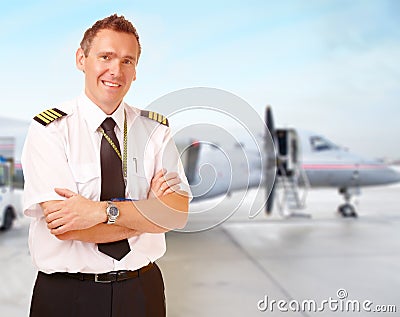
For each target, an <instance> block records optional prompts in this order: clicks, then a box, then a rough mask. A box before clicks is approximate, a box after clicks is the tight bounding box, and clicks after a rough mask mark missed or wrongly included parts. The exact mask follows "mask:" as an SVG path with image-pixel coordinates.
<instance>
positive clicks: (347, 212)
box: [338, 203, 357, 218]
mask: <svg viewBox="0 0 400 317" xmlns="http://www.w3.org/2000/svg"><path fill="white" fill-rule="evenodd" d="M338 212H339V213H340V214H341V215H342V216H343V217H346V218H347V217H353V218H357V212H356V209H355V208H354V206H353V205H352V204H349V203H345V204H343V205H340V206H339V208H338Z"/></svg>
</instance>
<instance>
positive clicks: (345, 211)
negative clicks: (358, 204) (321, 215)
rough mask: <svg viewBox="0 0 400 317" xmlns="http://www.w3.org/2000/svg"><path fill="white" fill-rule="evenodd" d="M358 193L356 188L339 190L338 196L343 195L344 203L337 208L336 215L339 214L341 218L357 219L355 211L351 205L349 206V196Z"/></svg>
mask: <svg viewBox="0 0 400 317" xmlns="http://www.w3.org/2000/svg"><path fill="white" fill-rule="evenodd" d="M356 193H359V189H356V188H352V189H349V188H340V189H339V194H341V195H343V198H344V200H345V203H344V204H342V205H340V206H339V207H338V213H340V214H341V215H342V216H343V217H346V218H347V217H353V218H357V212H356V209H355V208H354V206H353V205H352V204H350V200H351V196H352V195H353V194H356Z"/></svg>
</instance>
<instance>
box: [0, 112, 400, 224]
mask: <svg viewBox="0 0 400 317" xmlns="http://www.w3.org/2000/svg"><path fill="white" fill-rule="evenodd" d="M265 120H266V126H267V127H268V128H269V131H266V132H265V134H264V135H263V136H261V138H262V139H263V140H261V141H260V142H259V144H262V145H263V147H261V148H255V149H254V148H251V147H247V146H246V145H244V143H238V142H231V143H229V142H225V141H224V140H226V139H227V138H226V136H224V135H220V134H218V133H217V132H215V133H214V131H212V129H210V127H209V126H207V131H204V129H203V130H202V133H200V135H199V134H198V133H196V131H197V132H198V130H196V129H194V130H193V133H191V132H190V131H189V130H187V129H186V130H185V131H184V132H185V133H184V138H183V139H180V140H179V138H178V140H176V142H177V145H178V149H179V150H180V153H181V157H182V161H183V163H184V168H185V172H186V175H187V178H188V180H189V184H190V186H191V190H192V193H193V197H194V201H197V200H204V199H209V198H211V197H215V196H220V195H228V196H229V195H230V194H231V193H232V192H235V191H240V190H243V189H249V188H255V187H258V188H262V189H263V191H265V195H264V197H263V201H264V205H265V209H266V212H267V214H269V213H271V212H272V208H273V203H274V200H275V199H274V198H275V196H276V191H275V189H276V188H282V189H283V192H284V194H283V198H282V199H281V200H279V199H276V200H277V202H276V203H275V205H278V207H279V209H280V210H281V211H282V209H284V208H285V207H288V206H289V208H290V209H292V208H302V207H304V203H305V196H303V197H300V193H299V190H298V188H299V187H311V188H312V187H334V188H338V190H339V192H340V194H342V195H343V196H344V199H345V203H344V204H342V205H340V206H339V209H338V211H339V212H340V213H341V214H342V215H343V216H346V217H347V216H353V217H355V216H357V214H356V211H355V209H354V207H353V205H351V204H350V200H351V197H352V196H353V195H354V194H357V193H359V189H360V188H361V187H363V186H379V185H386V184H392V183H396V182H400V173H398V172H397V171H395V170H394V169H392V168H390V167H389V166H387V165H386V164H384V163H382V162H380V161H377V160H369V159H365V158H363V157H361V156H359V155H356V154H354V153H351V152H349V151H347V150H346V149H343V148H341V147H339V146H337V145H335V144H334V143H332V142H330V141H329V140H327V139H325V138H324V137H322V136H320V135H318V134H314V133H311V132H304V131H302V132H299V131H297V130H295V129H275V127H274V123H273V119H272V113H271V109H270V108H269V107H268V108H267V109H266V118H265ZM28 126H29V122H26V121H20V120H14V119H9V118H0V141H1V138H3V139H10V138H13V139H14V159H15V170H14V171H15V175H14V179H15V180H16V183H21V184H22V182H23V178H22V177H23V176H22V170H21V165H20V162H19V158H20V156H21V150H22V146H23V143H24V140H25V135H26V133H27V129H28ZM219 132H220V131H219ZM260 132H261V131H260ZM205 133H208V134H209V135H211V137H208V138H207V137H205V136H204V135H205ZM195 134H196V135H195ZM188 135H190V136H191V141H190V142H188V141H187V140H188V137H187V136H188ZM269 136H272V139H273V140H274V144H273V143H272V142H263V141H265V140H268V139H270V137H269ZM178 137H179V136H178ZM258 137H260V136H258ZM194 138H196V139H194ZM0 148H1V142H0ZM21 184H20V185H21ZM278 192H282V190H281V191H278ZM266 198H267V199H266ZM278 198H279V197H278ZM285 205H286V206H285Z"/></svg>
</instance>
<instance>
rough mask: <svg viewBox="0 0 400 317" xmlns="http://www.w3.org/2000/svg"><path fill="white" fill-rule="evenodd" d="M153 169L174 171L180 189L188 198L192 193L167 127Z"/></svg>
mask: <svg viewBox="0 0 400 317" xmlns="http://www.w3.org/2000/svg"><path fill="white" fill-rule="evenodd" d="M155 166H156V168H155V170H156V171H159V170H161V169H162V168H165V169H166V170H167V173H172V172H176V173H178V175H179V177H180V179H181V184H180V186H181V190H183V191H185V192H187V193H188V196H189V198H190V199H192V194H191V191H190V187H189V183H188V181H187V178H186V175H185V170H184V168H183V164H182V161H181V159H180V155H179V151H178V149H177V147H176V145H175V141H174V139H173V138H172V136H171V129H170V128H167V129H166V133H165V135H164V139H163V143H162V147H161V149H160V151H159V152H158V154H157V155H156V160H155Z"/></svg>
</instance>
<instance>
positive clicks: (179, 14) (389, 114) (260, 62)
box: [0, 0, 400, 158]
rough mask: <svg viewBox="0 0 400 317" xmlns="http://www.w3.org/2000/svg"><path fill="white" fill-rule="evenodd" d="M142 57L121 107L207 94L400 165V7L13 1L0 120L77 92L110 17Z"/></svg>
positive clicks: (373, 3) (6, 9)
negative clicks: (225, 96)
mask: <svg viewBox="0 0 400 317" xmlns="http://www.w3.org/2000/svg"><path fill="white" fill-rule="evenodd" d="M114 12H116V13H118V14H123V15H125V16H126V17H127V18H128V19H130V20H131V21H132V22H133V23H134V24H135V25H136V27H137V28H138V31H139V34H140V36H141V42H142V46H143V53H142V57H141V60H140V61H139V65H138V78H137V81H136V82H135V83H134V84H133V85H132V88H131V91H130V92H129V94H128V95H127V97H126V101H128V103H130V104H132V105H135V106H138V107H142V108H144V107H146V106H147V105H148V104H149V103H151V102H152V101H153V100H155V99H157V98H159V97H160V96H162V95H164V94H166V93H169V92H172V91H174V90H178V89H182V88H188V87H197V86H205V87H214V88H219V89H224V90H227V91H230V92H232V93H234V94H236V95H238V96H240V97H241V98H243V99H245V100H246V101H247V102H248V103H249V104H250V105H252V106H253V107H254V108H255V109H256V110H257V111H258V112H259V113H260V115H262V113H263V109H264V107H265V105H266V104H271V105H272V106H273V109H274V114H275V121H276V122H277V125H284V126H291V127H299V128H303V129H307V130H314V131H317V132H320V133H321V134H323V135H325V136H327V137H328V138H330V139H332V140H333V141H335V142H337V143H339V144H340V145H345V146H347V147H349V148H351V149H352V150H354V151H358V152H360V153H362V154H366V155H369V156H373V157H385V156H386V157H391V158H398V157H400V142H398V140H397V139H398V137H399V136H400V125H399V122H400V102H399V100H400V62H399V61H400V58H399V57H400V1H397V0H392V1H385V0H358V1H357V0H324V1H312V0H311V1H310V0H297V1H296V0H291V1H289V0H286V1H246V2H245V1H208V0H205V1H127V0H120V1H115V0H114V1H101V0H100V1H89V0H87V1H47V0H46V1H18V0H17V1H9V2H5V3H2V10H1V13H0V15H1V19H0V26H1V28H0V37H1V43H2V50H1V53H0V57H1V58H0V65H1V70H2V76H1V79H0V83H1V87H2V93H1V96H0V109H1V113H0V114H1V116H6V117H12V118H20V119H24V120H29V119H30V118H31V117H32V116H34V115H35V114H36V113H37V112H39V111H41V110H42V109H43V108H47V107H51V106H56V105H57V103H60V102H62V101H65V100H69V99H71V98H73V97H75V96H76V95H78V94H79V93H80V92H81V91H82V90H83V76H82V74H81V73H80V72H79V71H77V70H76V68H75V60H74V56H75V51H76V48H77V47H78V45H79V42H80V40H81V37H82V34H83V32H84V31H85V30H86V29H87V28H88V27H90V26H91V25H92V24H93V23H94V22H95V21H96V20H98V19H100V18H103V17H105V16H107V15H110V14H112V13H114Z"/></svg>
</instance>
